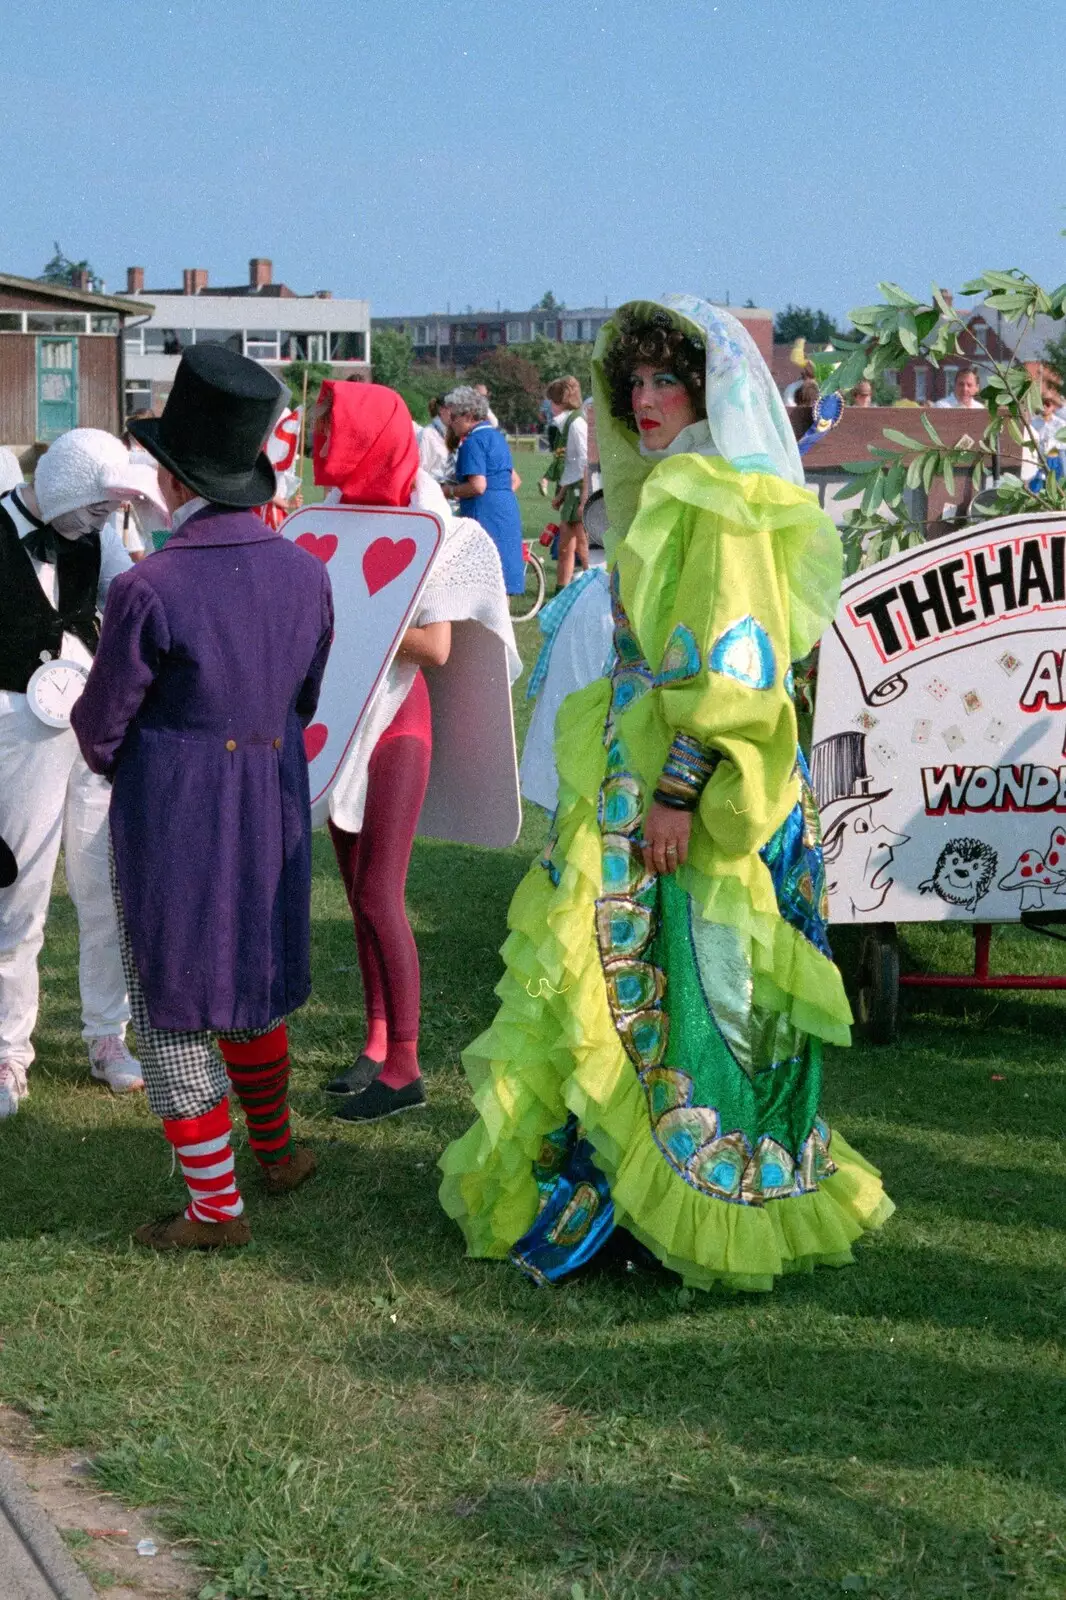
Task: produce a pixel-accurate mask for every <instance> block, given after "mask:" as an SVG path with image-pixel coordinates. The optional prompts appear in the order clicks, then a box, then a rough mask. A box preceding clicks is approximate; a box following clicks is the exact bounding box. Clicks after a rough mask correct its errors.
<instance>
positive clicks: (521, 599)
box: [507, 544, 546, 622]
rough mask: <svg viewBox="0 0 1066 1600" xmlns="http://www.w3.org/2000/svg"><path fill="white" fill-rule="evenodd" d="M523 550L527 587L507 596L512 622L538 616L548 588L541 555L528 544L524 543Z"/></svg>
mask: <svg viewBox="0 0 1066 1600" xmlns="http://www.w3.org/2000/svg"><path fill="white" fill-rule="evenodd" d="M522 550H523V555H524V556H525V562H524V565H523V567H522V574H523V577H524V579H525V587H524V588H523V590H522V593H521V594H511V595H508V596H507V599H508V603H509V605H510V609H511V621H512V622H528V621H529V619H530V618H531V617H535V616H536V614H537V612H538V611H539V610H540V608H541V606H542V605H543V604H544V593H545V588H546V585H545V581H544V567H543V565H542V564H541V561H540V558H539V556H535V555H534V554H533V552H532V550H531V549H530V548H529V546H528V545H526V544H524V545H523V547H522Z"/></svg>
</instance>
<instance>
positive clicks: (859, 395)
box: [851, 378, 874, 411]
mask: <svg viewBox="0 0 1066 1600" xmlns="http://www.w3.org/2000/svg"><path fill="white" fill-rule="evenodd" d="M851 403H852V405H853V406H857V407H858V408H859V410H860V411H861V410H865V408H866V407H867V406H872V405H873V403H874V386H873V384H872V383H871V382H870V380H869V378H861V379H860V380H859V382H858V383H857V384H856V385H855V387H854V389H853V390H852V391H851Z"/></svg>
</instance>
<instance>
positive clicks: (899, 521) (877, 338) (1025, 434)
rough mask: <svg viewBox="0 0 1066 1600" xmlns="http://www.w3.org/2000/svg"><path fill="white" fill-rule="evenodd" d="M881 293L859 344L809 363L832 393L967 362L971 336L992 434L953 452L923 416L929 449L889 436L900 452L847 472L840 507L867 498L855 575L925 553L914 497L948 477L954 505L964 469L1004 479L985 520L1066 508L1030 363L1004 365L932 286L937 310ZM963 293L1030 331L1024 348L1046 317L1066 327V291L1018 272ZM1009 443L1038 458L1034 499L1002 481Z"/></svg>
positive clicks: (841, 346) (856, 316) (842, 340)
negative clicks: (924, 366)
mask: <svg viewBox="0 0 1066 1600" xmlns="http://www.w3.org/2000/svg"><path fill="white" fill-rule="evenodd" d="M878 288H879V290H880V291H881V294H882V296H883V299H882V301H881V302H880V303H878V304H875V305H869V306H859V307H858V308H857V309H856V310H854V311H853V312H852V313H851V321H852V324H853V326H854V327H855V328H856V329H857V330H858V336H857V337H854V338H851V337H845V336H843V335H839V334H835V335H833V337H832V338H831V340H830V344H829V348H828V349H827V350H824V351H821V352H816V353H812V355H811V358H810V359H811V361H812V363H813V366H814V371H815V375H816V377H817V378H818V381H819V384H820V386H821V389H822V392H823V394H825V393H830V392H832V391H833V390H841V391H846V390H848V389H851V388H854V386H855V384H857V383H858V382H859V381H860V380H861V379H863V378H868V379H870V380H871V382H873V381H876V380H877V379H878V378H881V377H883V376H884V374H885V373H887V372H889V371H898V370H899V369H900V368H902V367H904V366H905V365H906V364H907V362H908V361H911V360H914V359H915V358H917V357H924V359H925V360H927V361H928V362H929V363H930V365H931V366H933V367H940V366H941V364H942V363H943V362H944V361H945V360H948V359H949V358H951V357H957V356H960V355H961V348H960V346H961V341H962V338H963V335H964V334H969V336H970V337H971V338H972V339H973V341H974V344H975V346H976V348H977V351H978V353H979V358H980V359H981V360H982V365H984V366H985V367H986V368H987V369H988V377H987V381H986V383H985V386H984V388H983V389H981V390H980V392H979V398H980V400H981V402H982V404H983V405H984V406H985V407H986V409H987V411H988V425H987V427H986V428H985V430H984V432H983V433H982V435H981V438H980V440H978V441H977V442H976V443H972V444H968V445H966V446H960V445H956V446H947V445H945V444H944V443H943V441H942V440H941V439H940V437H939V435H938V434H937V432H936V430H935V428H934V427H933V425H932V423H931V422H930V420H929V418H928V416H927V415H926V414H925V413H924V412H923V413H921V420H922V425H923V427H924V428H925V430H926V432H927V434H928V435H929V437H930V441H931V442H930V444H929V445H925V444H924V443H922V442H921V441H918V440H915V439H913V438H911V437H909V436H908V435H907V434H904V433H901V432H899V431H898V430H897V429H894V428H886V429H885V430H884V433H885V437H886V439H888V440H889V441H890V442H891V443H892V444H894V445H895V446H896V447H897V448H896V449H892V450H887V449H883V448H881V447H879V446H871V447H870V452H869V457H870V458H869V460H867V461H859V462H850V463H848V464H847V466H846V467H845V470H846V471H847V473H848V481H847V482H846V483H845V484H844V486H843V488H841V489H840V490H839V491H838V492H837V494H836V496H835V498H836V499H837V500H845V499H851V498H852V497H854V496H855V495H856V494H859V493H861V495H862V502H861V505H860V507H859V509H858V510H857V511H852V512H850V513H849V514H848V516H847V517H846V518H845V519H844V524H843V527H842V530H841V532H842V537H843V540H844V546H845V556H846V561H847V563H848V571H849V572H853V571H855V570H857V568H858V567H859V566H869V565H871V564H872V563H873V562H874V561H879V560H884V559H885V557H886V556H888V555H894V554H895V553H896V552H897V551H898V550H906V549H910V548H912V547H913V546H914V545H916V544H920V543H921V542H922V540H923V539H924V537H925V527H924V524H922V523H920V522H918V521H916V520H915V519H914V518H913V517H912V516H911V515H910V514H909V512H908V510H907V506H906V501H905V494H906V491H907V490H908V489H924V490H925V491H926V493H928V491H929V489H930V487H931V486H932V483H933V481H934V479H936V478H937V477H943V479H944V483H945V487H946V489H947V492H948V494H949V496H950V495H953V494H954V492H955V478H954V474H955V472H956V471H957V470H960V469H968V470H971V471H976V470H977V469H978V468H984V469H986V470H991V471H993V472H994V473H996V475H997V482H996V488H995V491H994V494H993V495H992V496H990V497H989V501H990V503H988V504H985V505H983V506H982V507H981V508H979V509H980V511H981V513H982V514H984V515H995V516H998V515H1003V514H1006V513H1009V512H1015V511H1020V510H1025V511H1049V510H1050V511H1058V510H1061V509H1063V507H1064V506H1066V485H1064V484H1063V481H1062V480H1061V479H1060V478H1058V477H1057V476H1056V475H1055V473H1054V472H1052V471H1051V470H1050V468H1049V464H1048V460H1047V456H1046V453H1045V451H1044V448H1043V445H1042V443H1041V440H1040V438H1039V437H1038V436H1037V434H1036V432H1035V431H1034V429H1033V425H1032V416H1033V413H1034V411H1037V412H1039V410H1040V407H1041V396H1040V388H1039V385H1038V384H1037V383H1036V382H1035V381H1034V380H1033V378H1032V376H1031V374H1030V373H1029V371H1028V369H1027V368H1026V366H1025V365H1024V363H1022V362H1020V361H1018V360H1017V359H1015V358H1014V357H1013V356H1011V357H1010V358H1008V359H1003V358H1002V357H1001V356H1000V355H998V354H995V353H993V351H992V350H991V349H990V348H989V346H988V343H987V341H986V340H985V339H984V338H982V337H981V335H980V334H979V333H978V331H977V330H976V329H975V328H974V327H973V326H972V325H971V320H970V316H971V314H969V313H968V314H966V315H964V314H963V313H961V312H960V311H958V310H957V309H956V307H955V306H954V305H953V304H952V302H951V301H950V300H949V299H948V297H947V295H946V294H945V293H944V291H943V290H942V289H940V288H939V287H937V285H935V284H934V285H933V286H932V293H931V298H930V300H929V301H922V300H918V299H916V298H915V296H914V295H911V294H908V293H907V291H906V290H905V289H902V288H901V287H900V286H899V284H897V283H880V284H878ZM962 293H963V294H964V295H980V296H982V309H987V310H990V311H999V312H1002V313H1003V314H1004V315H1005V316H1007V317H1009V318H1011V319H1012V321H1014V322H1017V323H1021V324H1022V326H1021V329H1020V332H1019V334H1018V337H1017V339H1016V341H1015V342H1016V345H1017V344H1020V343H1021V340H1022V339H1023V338H1024V336H1025V334H1026V333H1027V332H1028V331H1029V330H1030V329H1031V327H1032V326H1033V323H1034V321H1035V319H1036V318H1037V317H1038V316H1047V317H1052V318H1054V319H1055V320H1063V319H1064V318H1066V284H1062V285H1061V286H1060V287H1059V288H1058V289H1055V290H1052V291H1050V292H1049V291H1048V290H1046V289H1043V288H1041V286H1040V284H1038V283H1037V282H1036V281H1035V280H1034V279H1032V278H1030V277H1028V276H1027V274H1025V273H1023V272H1020V271H1018V270H1017V269H1011V270H1010V271H1008V272H984V273H982V274H981V275H980V276H979V277H977V278H974V279H973V280H972V281H971V282H970V283H967V284H965V285H964V286H963V289H962ZM1004 437H1006V438H1008V439H1010V440H1012V441H1013V442H1014V443H1015V444H1016V445H1020V446H1021V445H1024V446H1027V447H1028V448H1030V449H1031V450H1032V451H1033V453H1034V455H1035V457H1036V459H1037V461H1038V463H1039V467H1040V472H1041V475H1042V477H1043V485H1044V486H1043V488H1041V489H1040V490H1038V491H1035V492H1034V491H1032V490H1030V489H1029V488H1027V487H1026V486H1025V485H1023V484H1022V482H1021V479H1020V478H1018V477H1017V476H1015V475H1013V474H999V473H998V465H999V454H1000V448H1001V444H1002V442H1003V440H1004Z"/></svg>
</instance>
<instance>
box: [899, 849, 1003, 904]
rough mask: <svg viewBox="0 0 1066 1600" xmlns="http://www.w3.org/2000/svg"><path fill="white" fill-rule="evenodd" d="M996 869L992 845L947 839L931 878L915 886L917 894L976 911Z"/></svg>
mask: <svg viewBox="0 0 1066 1600" xmlns="http://www.w3.org/2000/svg"><path fill="white" fill-rule="evenodd" d="M998 865H999V861H998V858H997V856H996V852H995V851H994V850H993V849H992V847H991V845H987V844H983V843H982V842H981V840H980V839H949V840H948V842H947V844H946V845H945V846H944V848H943V850H941V852H940V854H939V856H938V857H937V863H936V866H935V867H934V868H933V876H932V877H931V878H926V880H925V882H924V883H920V884H919V885H918V891H919V893H920V894H936V895H939V896H940V898H941V900H943V901H945V902H946V904H948V905H949V906H965V908H966V910H967V911H976V910H977V902H978V901H979V900H980V899H982V898H983V896H985V895H986V894H987V893H988V891H989V889H990V888H991V887H992V880H993V878H994V877H995V875H996V868H997V866H998Z"/></svg>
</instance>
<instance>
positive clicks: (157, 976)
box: [71, 506, 333, 1032]
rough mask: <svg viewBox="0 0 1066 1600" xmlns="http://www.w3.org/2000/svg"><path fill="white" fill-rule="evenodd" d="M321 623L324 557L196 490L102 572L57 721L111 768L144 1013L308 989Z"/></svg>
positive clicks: (240, 1016)
mask: <svg viewBox="0 0 1066 1600" xmlns="http://www.w3.org/2000/svg"><path fill="white" fill-rule="evenodd" d="M332 631H333V601H332V595H331V592H330V585H329V578H328V576H327V573H326V569H325V567H324V566H323V564H322V563H321V562H320V561H317V560H316V559H315V557H314V556H311V555H308V554H307V552H306V551H304V550H300V549H298V548H297V547H296V546H295V545H293V544H290V543H289V541H288V540H287V539H284V538H282V536H281V535H280V534H278V533H275V532H273V531H272V530H271V529H270V528H268V527H267V526H266V525H265V524H264V523H263V522H261V521H260V520H259V518H258V517H256V516H253V515H252V513H251V512H249V511H227V510H225V509H224V508H223V507H221V506H208V507H206V508H205V509H204V510H202V511H198V512H196V513H194V515H193V516H191V517H190V518H189V519H188V521H186V522H185V523H183V524H182V526H181V527H180V528H178V529H177V530H176V531H175V532H174V533H173V534H172V535H171V537H170V539H169V540H168V542H167V545H166V547H165V549H163V550H161V551H159V552H158V553H157V554H155V555H153V556H150V557H149V558H148V560H147V561H143V562H141V563H140V565H139V566H135V567H134V568H133V569H132V570H131V571H129V572H124V573H123V574H122V575H121V576H120V577H118V578H116V579H115V580H114V582H113V583H112V585H111V589H110V592H109V594H108V598H107V606H106V608H105V611H104V623H103V630H102V633H101V637H100V645H99V648H98V650H97V653H96V660H95V662H94V663H93V669H92V671H91V673H90V674H89V681H88V683H87V684H86V687H85V691H84V693H83V694H82V697H81V699H80V700H79V701H78V703H77V705H76V706H75V707H74V713H73V716H72V718H71V722H72V724H73V727H74V731H75V733H76V734H77V736H78V743H79V744H80V745H81V749H82V754H83V755H84V757H85V759H86V761H87V762H88V764H89V766H90V767H91V768H92V769H93V771H94V772H102V773H104V774H105V775H106V776H108V777H110V778H112V779H113V782H114V787H113V791H112V797H111V838H112V842H113V844H114V851H115V867H116V871H117V874H118V883H119V890H120V892H121V895H122V905H123V909H124V911H125V914H126V922H127V925H128V927H129V934H130V942H131V944H132V947H133V956H134V960H135V962H136V965H137V971H138V972H139V974H140V977H141V982H142V984H143V986H144V993H145V999H146V1001H147V1005H148V1014H149V1016H150V1018H151V1020H152V1024H153V1026H154V1027H157V1028H166V1029H174V1030H178V1031H183V1032H184V1031H188V1030H193V1029H201V1028H212V1029H220V1028H261V1027H263V1026H264V1025H265V1024H266V1023H268V1022H270V1021H271V1020H272V1018H274V1017H280V1016H285V1015H287V1014H288V1013H289V1012H290V1011H292V1010H294V1009H295V1008H296V1007H297V1006H299V1005H302V1004H303V1002H304V1001H305V1000H306V999H307V996H308V994H309V993H310V989H311V963H310V932H311V930H310V920H311V911H310V895H311V816H310V804H309V796H308V785H307V761H306V758H305V755H304V745H303V728H304V727H305V726H306V724H307V723H308V722H310V720H311V718H312V716H313V715H314V711H315V706H316V705H317V703H318V692H319V688H320V685H321V682H322V674H323V671H324V670H325V665H326V658H327V656H328V655H329V647H330V641H331V638H332Z"/></svg>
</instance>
